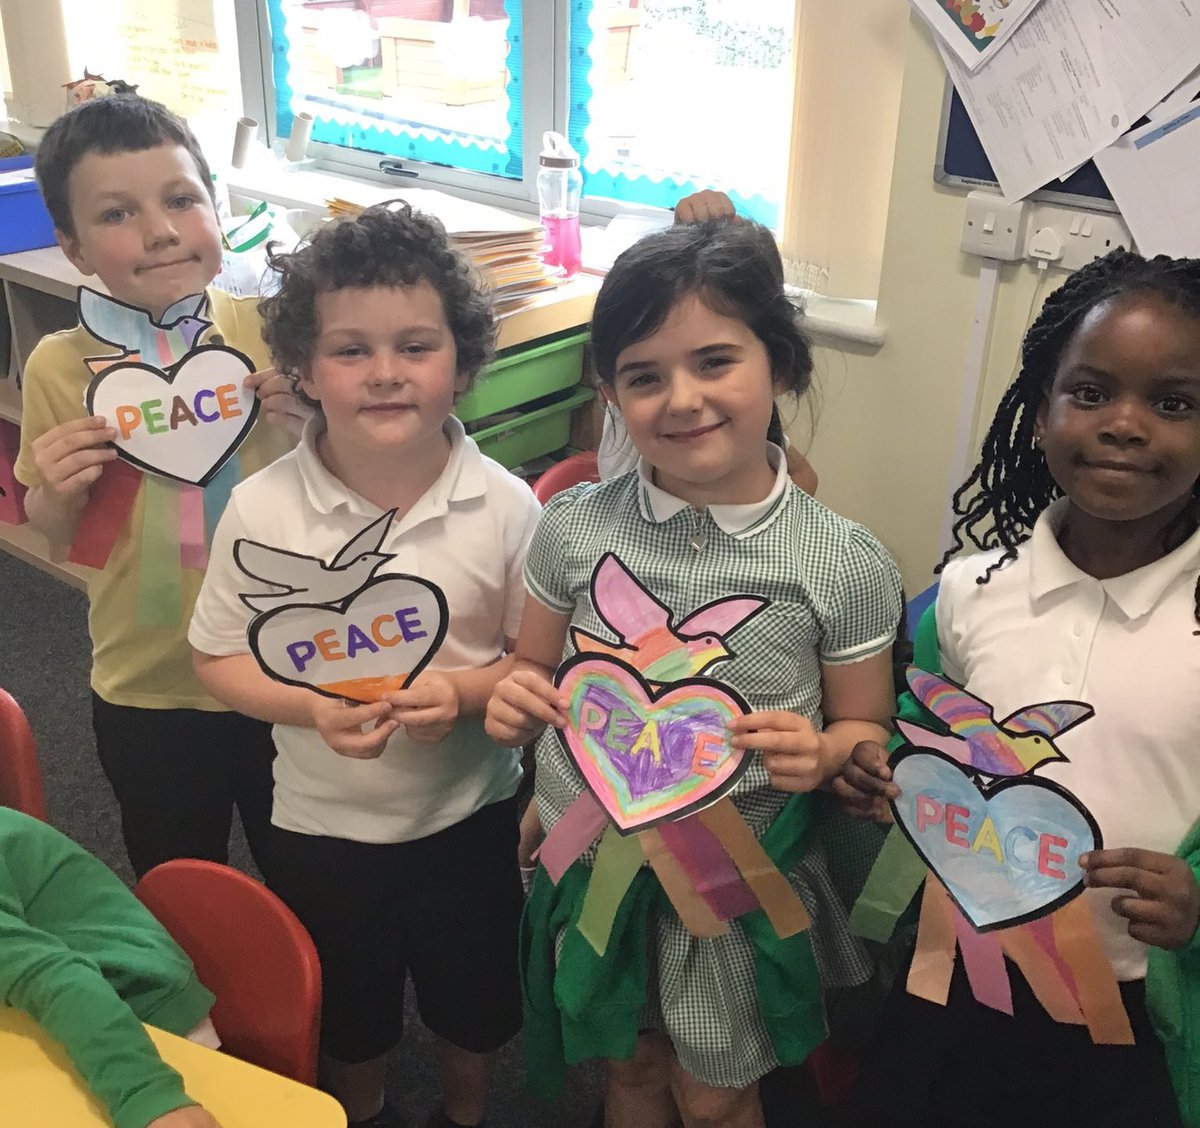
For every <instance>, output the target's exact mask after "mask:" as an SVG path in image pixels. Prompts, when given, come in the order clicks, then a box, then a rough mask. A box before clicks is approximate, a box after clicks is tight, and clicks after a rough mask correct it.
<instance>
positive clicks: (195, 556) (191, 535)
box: [179, 485, 208, 571]
mask: <svg viewBox="0 0 1200 1128" xmlns="http://www.w3.org/2000/svg"><path fill="white" fill-rule="evenodd" d="M179 565H180V567H182V568H195V569H197V570H198V571H203V570H204V569H205V568H207V567H208V545H207V543H206V542H205V534H204V490H202V489H201V488H200V487H199V486H186V485H185V486H181V487H180V492H179Z"/></svg>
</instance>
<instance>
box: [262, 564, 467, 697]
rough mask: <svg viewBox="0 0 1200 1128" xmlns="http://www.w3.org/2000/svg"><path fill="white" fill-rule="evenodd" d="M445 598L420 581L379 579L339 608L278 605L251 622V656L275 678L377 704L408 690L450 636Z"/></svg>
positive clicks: (340, 604)
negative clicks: (406, 688)
mask: <svg viewBox="0 0 1200 1128" xmlns="http://www.w3.org/2000/svg"><path fill="white" fill-rule="evenodd" d="M446 620H447V614H446V597H445V595H443V594H442V590H441V588H439V587H437V586H436V585H434V584H431V583H430V582H429V581H428V580H422V579H420V578H418V577H417V576H405V575H392V576H379V577H378V578H376V579H374V580H372V581H371V582H370V583H368V584H365V585H364V586H363V587H362V588H360V589H359V590H358V591H357V592H355V593H354V594H353V595H351V596H350V597H349V598H348V599H345V600H343V601H342V602H341V603H339V604H337V605H335V606H331V605H328V604H324V605H323V604H314V603H295V604H289V605H286V606H283V607H276V608H274V609H273V610H270V611H266V612H264V613H263V614H262V615H259V616H258V617H257V618H256V619H254V620H253V621H252V622H251V623H250V630H249V643H250V652H251V653H252V654H253V655H254V657H255V658H256V659H257V660H258V664H259V666H261V667H262V669H263V671H264V672H265V673H266V674H267V675H268V676H270V677H272V678H274V679H275V680H276V681H281V682H285V683H286V684H288V685H300V686H304V687H306V688H308V689H314V690H316V691H317V692H318V693H322V694H324V695H325V696H326V697H343V698H349V699H350V700H351V701H365V702H369V701H378V700H379V699H380V697H381V696H382V695H383V694H384V693H388V692H390V691H392V690H397V689H403V688H404V687H405V686H407V685H409V684H410V683H411V682H412V680H413V678H415V677H416V676H417V674H419V673H420V672H421V671H422V670H423V669H424V668H425V667H426V666H427V665H428V664H429V660H430V659H431V658H432V657H433V655H434V653H435V651H436V650H437V648H438V647H439V646H441V644H442V640H443V639H444V638H445V637H446Z"/></svg>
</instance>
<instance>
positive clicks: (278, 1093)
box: [0, 1007, 346, 1128]
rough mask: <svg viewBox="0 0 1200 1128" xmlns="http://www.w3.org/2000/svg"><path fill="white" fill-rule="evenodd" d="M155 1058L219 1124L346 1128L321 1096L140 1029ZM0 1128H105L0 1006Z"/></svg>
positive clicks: (22, 1025) (59, 1055) (55, 1062)
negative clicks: (151, 1044)
mask: <svg viewBox="0 0 1200 1128" xmlns="http://www.w3.org/2000/svg"><path fill="white" fill-rule="evenodd" d="M146 1030H147V1032H148V1033H149V1035H150V1037H151V1038H152V1039H153V1040H154V1044H155V1045H156V1046H157V1047H158V1052H159V1053H160V1054H162V1057H163V1060H164V1061H166V1062H168V1063H169V1064H170V1065H171V1066H173V1067H174V1068H175V1069H177V1070H178V1071H179V1072H180V1074H181V1075H182V1077H183V1082H184V1085H185V1087H186V1088H187V1091H188V1093H189V1094H190V1095H191V1096H192V1097H193V1098H195V1099H196V1100H197V1101H199V1102H200V1103H201V1104H202V1105H203V1106H204V1107H205V1108H206V1109H208V1111H209V1112H210V1113H212V1115H213V1116H214V1117H216V1119H217V1122H218V1123H219V1124H220V1125H221V1128H346V1114H345V1113H344V1112H343V1111H342V1106H341V1105H339V1104H338V1103H337V1101H335V1100H334V1099H333V1098H332V1097H331V1096H329V1094H328V1093H322V1092H319V1091H318V1090H316V1089H310V1088H308V1086H306V1085H300V1084H298V1083H297V1082H295V1081H290V1080H288V1078H286V1077H280V1076H278V1075H277V1074H274V1073H269V1072H267V1070H265V1069H259V1068H258V1067H257V1066H254V1065H248V1064H247V1063H246V1062H244V1061H238V1060H237V1059H236V1058H231V1057H228V1056H227V1055H225V1054H221V1053H217V1052H216V1051H215V1050H210V1049H206V1048H205V1047H204V1046H198V1045H196V1044H195V1043H194V1042H189V1041H187V1040H186V1039H185V1038H177V1037H176V1036H175V1035H174V1034H167V1033H166V1032H165V1031H162V1030H156V1029H154V1028H153V1027H147V1028H146ZM0 1125H5V1126H6V1128H8V1126H11V1128H93V1126H95V1128H111V1125H112V1121H111V1120H109V1118H108V1117H107V1116H105V1115H104V1113H103V1112H102V1111H101V1109H100V1106H99V1104H97V1102H96V1101H95V1099H94V1098H93V1097H92V1096H91V1095H90V1094H89V1093H88V1091H87V1090H86V1089H85V1088H84V1086H83V1082H82V1081H81V1080H80V1078H79V1074H78V1073H76V1072H75V1070H74V1068H73V1067H72V1066H71V1064H70V1062H69V1061H68V1060H67V1056H66V1054H65V1053H63V1051H62V1049H61V1048H60V1047H59V1045H58V1043H56V1042H54V1041H53V1040H51V1038H50V1037H49V1036H48V1035H47V1034H46V1033H45V1032H44V1031H43V1030H42V1028H41V1027H40V1026H38V1024H37V1023H36V1022H34V1021H33V1020H32V1019H30V1018H28V1017H27V1016H26V1015H24V1014H21V1013H19V1012H18V1011H15V1010H12V1009H11V1008H8V1007H0Z"/></svg>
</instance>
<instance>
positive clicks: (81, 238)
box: [58, 145, 221, 317]
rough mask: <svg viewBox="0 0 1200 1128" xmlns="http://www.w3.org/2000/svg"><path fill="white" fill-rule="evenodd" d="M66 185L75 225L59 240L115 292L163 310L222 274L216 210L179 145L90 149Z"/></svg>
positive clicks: (77, 263) (152, 310)
mask: <svg viewBox="0 0 1200 1128" xmlns="http://www.w3.org/2000/svg"><path fill="white" fill-rule="evenodd" d="M68 189H69V198H70V204H71V220H72V222H73V224H74V226H75V232H74V234H72V235H67V234H66V233H65V232H61V231H60V232H58V239H59V244H60V245H61V246H62V248H63V251H64V252H65V253H66V255H67V258H69V259H70V260H71V262H72V263H74V265H75V266H76V267H77V268H78V269H79V270H80V271H81V272H82V273H84V274H87V275H92V274H96V275H99V277H100V280H101V281H102V282H103V283H104V284H105V286H107V287H108V289H109V292H110V293H111V294H112V295H113V297H115V298H118V299H120V300H121V301H123V302H127V303H128V304H129V305H132V306H137V307H139V308H140V309H146V310H149V311H150V313H151V314H152V315H153V316H155V317H158V316H160V315H161V314H162V312H163V311H164V310H165V309H167V308H168V307H169V306H171V305H173V304H174V303H175V302H177V301H179V300H180V299H181V298H186V297H188V296H189V295H191V294H199V293H202V292H203V291H204V288H205V287H206V286H207V285H208V284H209V283H210V282H211V281H212V280H213V279H214V278H215V277H216V276H217V272H218V271H219V270H220V268H221V231H220V227H219V226H218V224H217V214H216V211H215V210H214V208H213V203H212V198H211V197H210V196H209V194H208V188H207V186H206V185H205V184H204V183H203V182H202V181H201V179H200V170H199V169H198V168H197V167H196V162H195V161H194V160H192V157H191V154H190V153H188V151H187V150H186V149H185V148H184V147H183V146H182V145H156V146H154V147H153V148H150V149H142V150H140V151H137V152H133V151H129V152H121V153H98V152H92V153H88V154H87V155H86V156H84V157H83V158H82V159H81V160H80V161H79V163H78V164H76V165H75V167H74V168H73V169H72V170H71V175H70V178H69V183H68Z"/></svg>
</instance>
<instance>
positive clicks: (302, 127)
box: [287, 110, 313, 161]
mask: <svg viewBox="0 0 1200 1128" xmlns="http://www.w3.org/2000/svg"><path fill="white" fill-rule="evenodd" d="M312 127H313V116H312V114H310V113H308V112H307V111H305V110H301V111H300V112H299V113H298V114H296V115H295V116H293V118H292V135H291V137H289V138H288V144H287V159H288V160H289V161H302V160H304V158H305V157H306V156H307V155H308V139H309V138H310V137H311V136H312Z"/></svg>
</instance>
